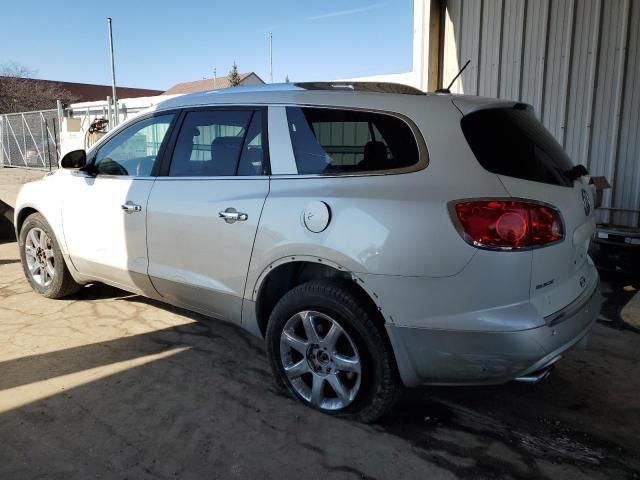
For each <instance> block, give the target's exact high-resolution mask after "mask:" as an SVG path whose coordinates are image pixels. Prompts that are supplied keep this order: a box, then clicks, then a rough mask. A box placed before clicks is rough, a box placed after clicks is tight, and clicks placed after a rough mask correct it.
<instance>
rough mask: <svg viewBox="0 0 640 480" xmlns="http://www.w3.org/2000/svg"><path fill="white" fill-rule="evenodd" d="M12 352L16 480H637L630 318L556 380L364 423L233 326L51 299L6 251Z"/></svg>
mask: <svg viewBox="0 0 640 480" xmlns="http://www.w3.org/2000/svg"><path fill="white" fill-rule="evenodd" d="M611 293H612V292H611V291H610V292H609V294H610V296H611ZM614 293H615V292H614ZM613 297H615V295H613V296H612V298H613ZM609 309H610V310H611V309H613V310H615V308H614V307H612V306H611V305H610V306H609ZM609 315H610V316H614V315H615V311H613V312H609ZM0 345H1V346H2V348H0V439H1V441H0V478H3V479H5V478H6V479H12V480H14V479H23V478H25V479H26V478H28V479H34V478H47V479H50V478H52V479H58V478H59V479H65V480H66V479H75V478H78V479H87V478H119V479H125V478H128V479H173V478H184V479H191V478H194V479H195V478H198V479H203V478H206V479H216V478H221V479H222V478H225V479H226V478H261V479H262V478H278V479H289V478H303V477H304V478H306V479H315V478H323V479H326V478H344V479H374V478H375V479H387V478H394V479H400V478H419V479H427V478H428V479H439V478H443V479H449V478H463V479H476V478H514V479H529V478H548V479H557V478H567V479H569V478H570V479H575V478H597V479H608V478H616V479H622V478H640V457H639V454H640V395H639V394H638V392H640V365H639V360H640V335H639V334H638V333H637V332H636V331H634V330H630V329H626V328H624V327H623V326H621V324H619V323H616V322H611V323H608V324H604V323H599V324H597V325H596V326H595V328H594V330H593V335H592V338H591V344H590V347H589V349H588V350H586V351H575V352H572V353H570V354H568V355H567V356H566V357H565V358H564V359H563V361H561V362H560V363H559V365H558V367H557V368H556V370H555V372H554V374H553V375H552V376H551V377H550V378H549V379H548V380H547V381H546V382H544V383H542V384H539V385H536V386H526V385H516V384H510V385H505V386H500V387H490V388H489V387H482V388H479V387H475V388H419V389H414V390H409V391H406V392H405V393H404V395H403V398H402V399H401V401H400V403H399V404H398V405H397V406H396V407H395V408H394V410H393V411H392V413H391V414H390V415H389V416H388V417H386V418H385V419H384V420H383V421H382V422H381V423H380V424H378V425H374V426H366V425H361V424H357V423H352V422H349V421H345V420H341V419H336V418H331V417H328V416H325V415H322V414H319V413H316V412H314V411H311V410H309V409H306V408H304V407H303V406H301V405H299V404H298V403H297V402H295V401H294V400H292V399H291V398H289V397H288V396H286V395H285V394H283V393H282V392H281V391H279V390H278V389H277V388H276V387H275V384H274V382H273V380H272V379H271V374H270V372H269V369H268V365H267V360H266V357H265V352H264V349H263V347H262V344H261V341H260V340H258V339H255V338H253V337H251V336H250V335H248V334H246V333H244V332H243V331H241V330H240V329H239V328H236V327H234V326H232V325H228V324H224V323H222V322H218V321H215V320H210V319H206V318H204V317H201V316H198V315H195V314H192V313H188V312H184V311H181V310H177V309H174V308H172V307H168V306H165V305H162V304H158V303H156V302H153V301H150V300H146V299H144V298H141V297H139V296H135V295H130V294H127V293H125V292H122V291H119V290H116V289H113V288H109V287H105V286H101V285H93V286H87V287H85V288H84V289H83V290H82V291H81V292H80V293H79V294H77V295H75V296H74V297H72V298H70V299H67V300H58V301H56V300H47V299H45V298H42V297H39V296H38V295H36V294H35V293H33V292H32V291H31V289H30V288H29V286H28V284H27V283H26V281H25V280H24V277H23V274H22V271H21V267H20V263H19V260H18V251H17V246H16V244H15V243H14V242H9V243H4V244H1V245H0Z"/></svg>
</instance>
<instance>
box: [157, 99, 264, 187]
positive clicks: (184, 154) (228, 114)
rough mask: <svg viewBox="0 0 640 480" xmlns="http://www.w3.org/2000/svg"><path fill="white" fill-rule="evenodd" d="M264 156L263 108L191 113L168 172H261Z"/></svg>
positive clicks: (178, 174) (208, 174) (209, 174)
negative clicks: (261, 110) (258, 109)
mask: <svg viewBox="0 0 640 480" xmlns="http://www.w3.org/2000/svg"><path fill="white" fill-rule="evenodd" d="M263 159H264V152H263V149H262V113H261V112H260V111H252V110H205V111H197V112H189V113H187V115H186V117H185V119H184V122H183V124H182V127H181V128H180V134H179V135H178V139H177V141H176V146H175V149H174V151H173V156H172V158H171V166H170V167H169V175H170V176H172V177H219V176H234V175H262V174H263Z"/></svg>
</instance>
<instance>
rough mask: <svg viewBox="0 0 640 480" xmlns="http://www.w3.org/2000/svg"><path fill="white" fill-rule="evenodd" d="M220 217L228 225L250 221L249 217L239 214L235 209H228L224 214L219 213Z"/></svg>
mask: <svg viewBox="0 0 640 480" xmlns="http://www.w3.org/2000/svg"><path fill="white" fill-rule="evenodd" d="M218 216H219V217H220V218H222V219H224V221H225V222H227V223H236V222H246V221H247V220H248V219H249V215H247V214H246V213H242V212H238V211H237V210H236V209H235V208H233V207H229V208H227V209H226V210H225V211H224V212H219V213H218Z"/></svg>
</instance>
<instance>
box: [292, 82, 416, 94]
mask: <svg viewBox="0 0 640 480" xmlns="http://www.w3.org/2000/svg"><path fill="white" fill-rule="evenodd" d="M295 86H296V87H300V88H304V89H305V90H334V91H339V90H342V91H353V92H373V93H401V94H405V95H425V93H424V92H423V91H422V90H419V89H417V88H415V87H410V86H408V85H403V84H401V83H390V82H344V81H341V82H300V83H295Z"/></svg>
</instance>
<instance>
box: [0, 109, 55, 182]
mask: <svg viewBox="0 0 640 480" xmlns="http://www.w3.org/2000/svg"><path fill="white" fill-rule="evenodd" d="M59 156H60V123H59V119H58V111H57V110H55V109H54V110H40V111H36V112H24V113H12V114H2V115H0V167H21V168H34V169H43V170H44V169H52V168H57V166H58V158H59Z"/></svg>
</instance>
